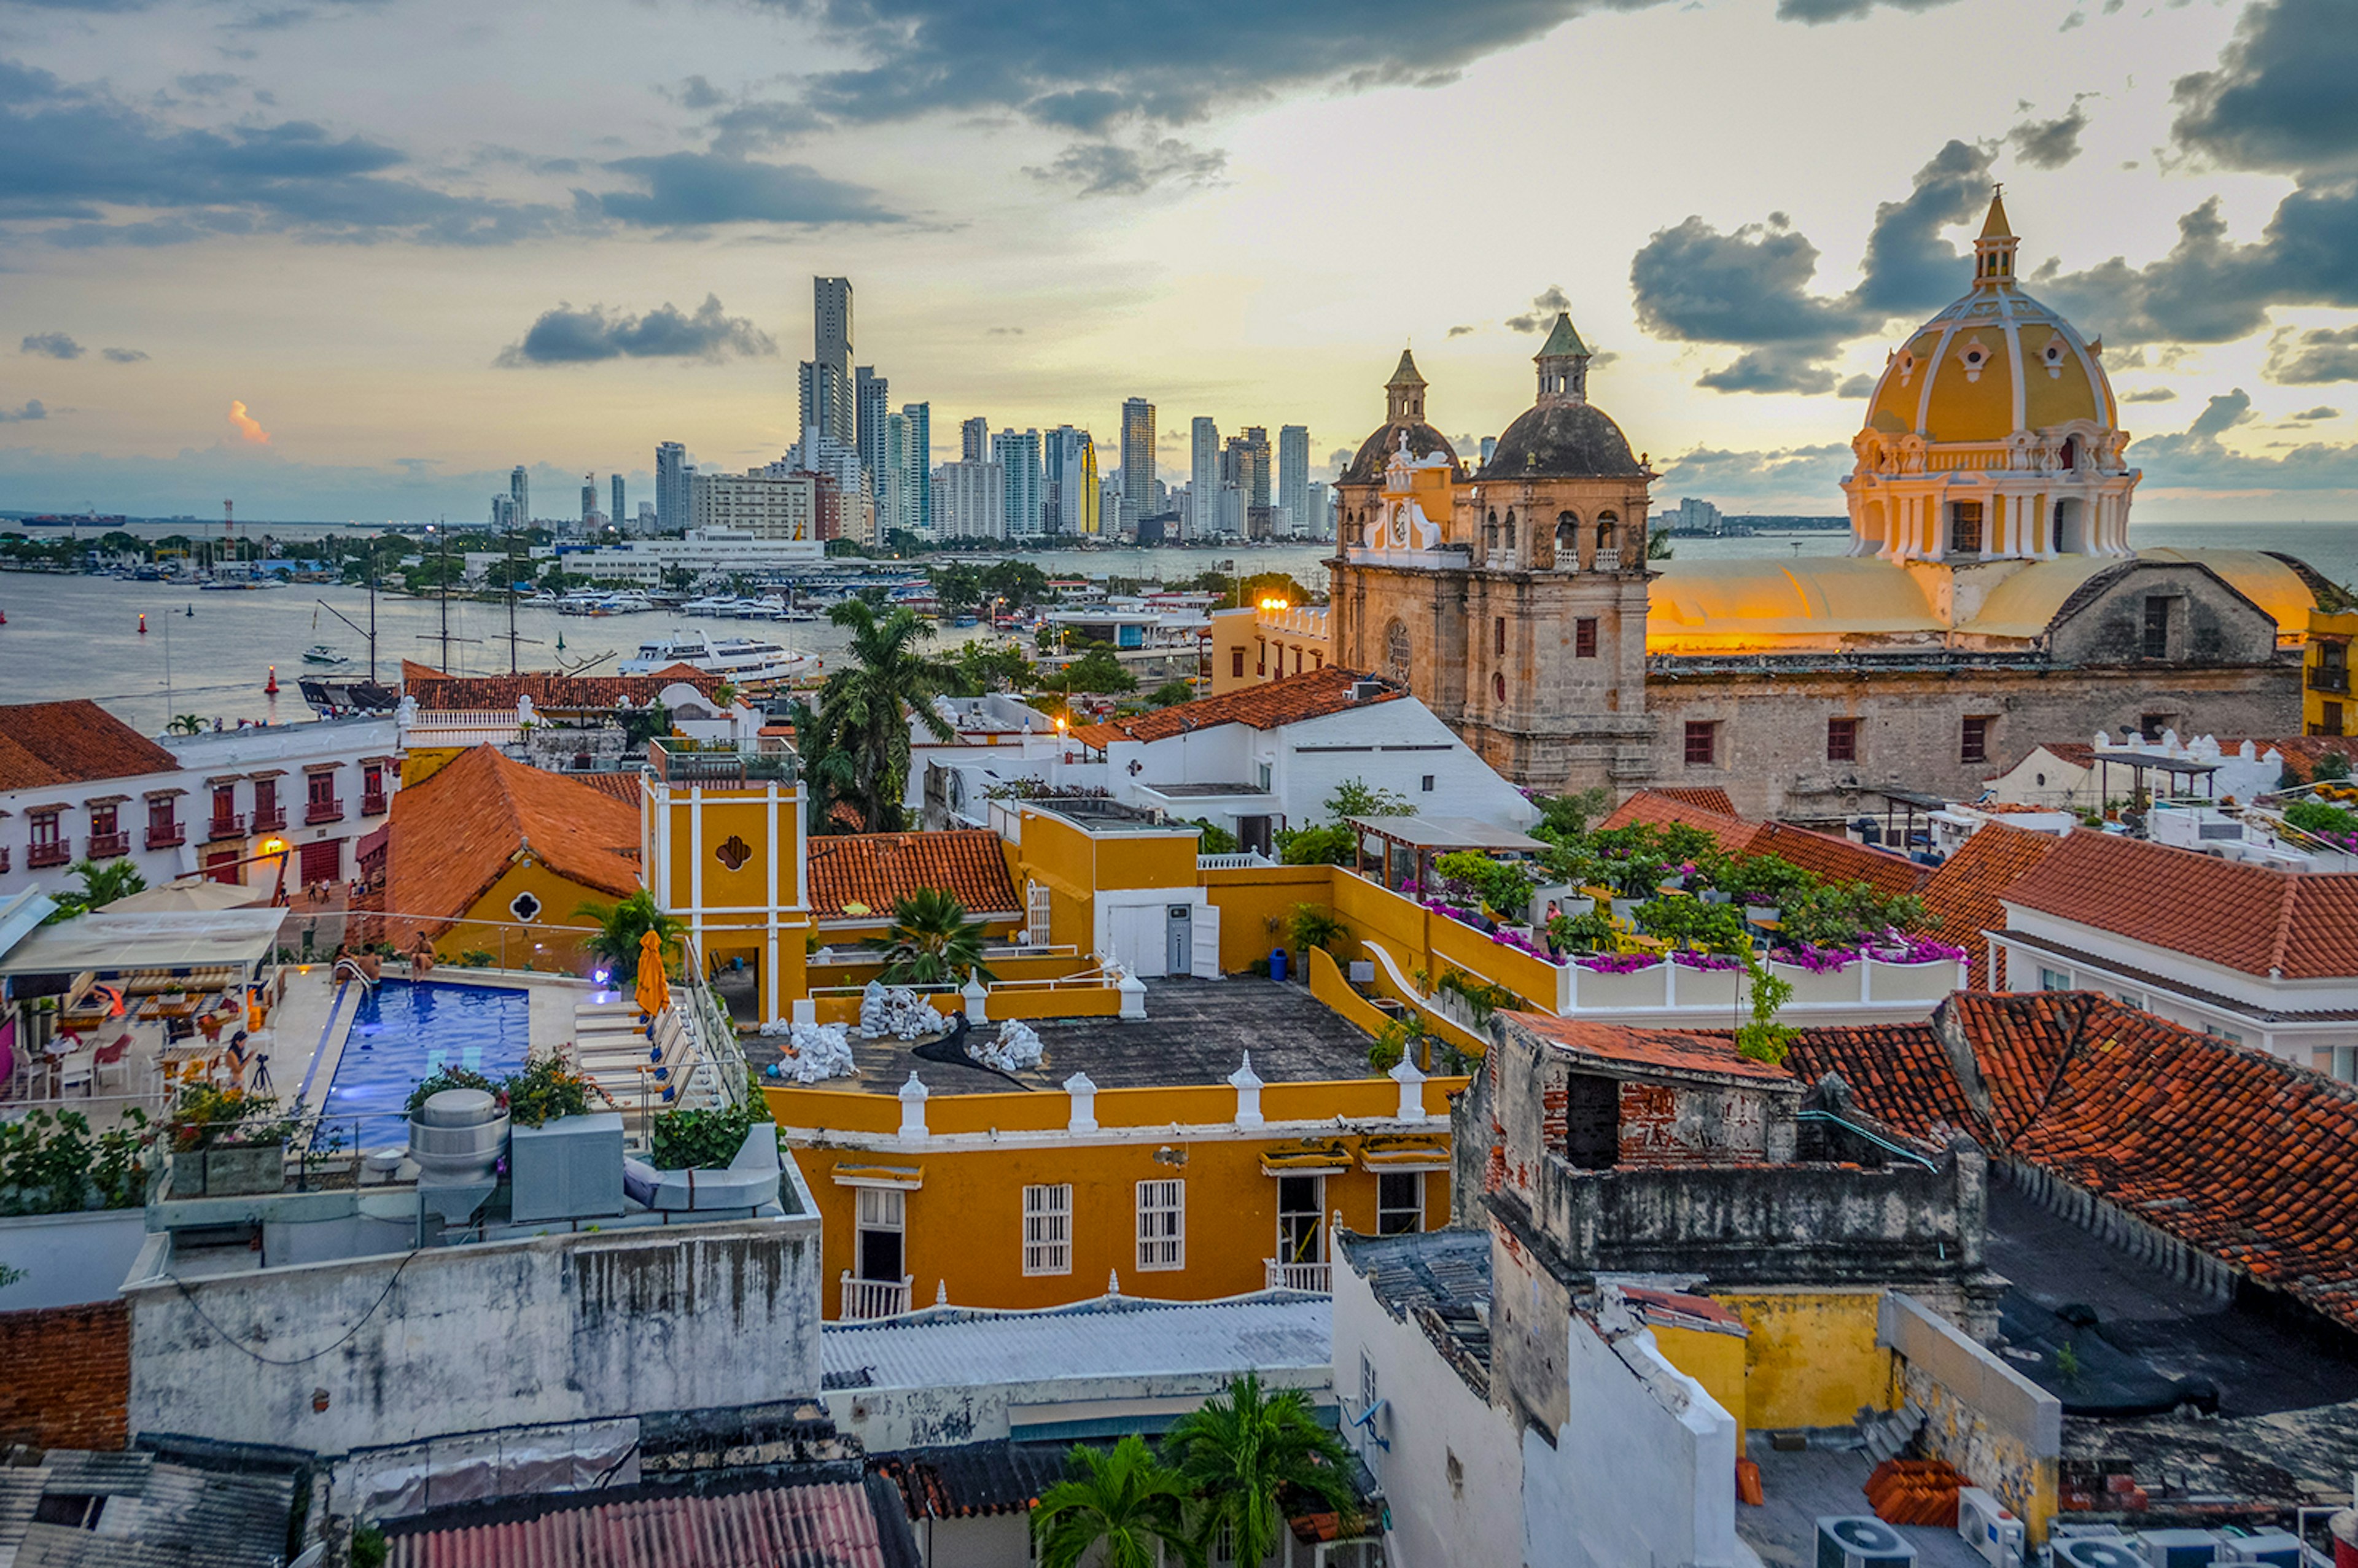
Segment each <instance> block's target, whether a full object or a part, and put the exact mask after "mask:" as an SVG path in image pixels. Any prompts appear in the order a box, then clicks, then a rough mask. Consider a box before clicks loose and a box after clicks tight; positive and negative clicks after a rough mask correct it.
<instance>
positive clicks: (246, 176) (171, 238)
mask: <svg viewBox="0 0 2358 1568" xmlns="http://www.w3.org/2000/svg"><path fill="white" fill-rule="evenodd" d="M408 161H409V159H408V157H407V155H406V154H405V153H403V152H401V151H400V150H399V149H398V148H395V147H393V146H387V145H385V144H384V143H382V142H376V141H373V140H370V139H369V138H367V137H364V136H358V135H337V134H335V133H334V132H331V131H330V130H329V129H328V128H327V127H325V126H323V125H320V124H317V123H315V122H312V121H308V120H287V121H282V122H279V123H277V124H258V125H254V124H241V125H233V126H227V127H222V128H219V129H191V128H189V127H185V126H180V125H176V124H171V123H169V122H168V121H165V120H161V119H158V118H157V117H156V116H154V115H151V114H146V113H145V112H143V111H141V110H138V109H136V108H134V107H131V106H129V105H127V104H124V103H120V102H118V101H116V100H114V98H113V97H111V96H110V95H108V94H107V93H105V92H103V91H98V90H93V89H86V88H81V87H77V86H72V85H69V84H67V83H64V82H61V81H59V79H58V78H56V77H55V76H52V75H50V74H49V72H47V71H44V70H31V69H28V68H26V67H24V66H21V65H18V64H16V63H14V62H6V61H0V222H5V221H10V220H15V221H24V220H67V221H69V222H68V225H67V226H66V227H64V228H60V229H57V230H52V231H50V238H51V239H52V240H53V241H55V242H56V243H61V244H67V245H91V244H108V243H127V244H174V243H183V242H185V241H189V240H193V239H200V238H202V237H204V236H206V235H209V234H218V233H241V232H253V231H255V230H265V229H267V230H281V231H287V232H297V233H301V234H304V235H306V236H307V237H311V238H319V239H342V240H371V239H377V238H384V237H396V236H398V237H405V238H408V239H413V240H417V241H422V242H426V243H448V244H460V243H500V242H504V241H509V240H514V239H519V238H522V237H524V236H525V235H528V234H535V233H539V232H545V231H546V229H547V228H549V227H550V225H551V223H552V222H553V221H554V220H555V218H556V217H557V212H556V210H554V209H549V208H540V207H531V206H520V205H517V204H514V203H510V202H502V201H493V200H484V199H481V198H476V197H469V196H456V195H451V194H449V193H447V192H444V191H440V190H437V189H432V188H431V187H428V186H426V185H423V184H419V183H417V182H416V181H414V180H409V179H404V178H388V174H389V171H391V170H394V169H396V168H400V167H401V166H403V165H405V164H406V163H407V162H408ZM105 207H117V208H127V209H132V210H134V211H142V210H144V211H148V212H151V213H168V214H169V216H156V217H149V218H143V219H138V220H134V221H131V222H122V223H117V222H109V221H107V220H106V218H105V216H104V213H103V208H105Z"/></svg>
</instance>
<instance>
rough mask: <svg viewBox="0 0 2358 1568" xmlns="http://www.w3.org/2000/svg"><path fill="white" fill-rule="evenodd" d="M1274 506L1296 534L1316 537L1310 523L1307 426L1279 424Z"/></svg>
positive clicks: (1308, 432)
mask: <svg viewBox="0 0 2358 1568" xmlns="http://www.w3.org/2000/svg"><path fill="white" fill-rule="evenodd" d="M1277 503H1278V505H1279V506H1281V507H1282V508H1284V510H1285V516H1286V522H1287V524H1289V525H1290V526H1291V527H1292V528H1293V531H1294V532H1295V533H1297V534H1310V535H1315V534H1316V533H1317V530H1316V529H1315V528H1314V527H1313V526H1312V525H1311V523H1310V427H1309V426H1307V425H1282V426H1280V427H1278V431H1277Z"/></svg>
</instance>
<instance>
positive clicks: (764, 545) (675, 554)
mask: <svg viewBox="0 0 2358 1568" xmlns="http://www.w3.org/2000/svg"><path fill="white" fill-rule="evenodd" d="M826 558H827V546H825V545H823V544H821V543H820V542H819V541H818V540H817V539H814V538H808V537H805V538H799V539H764V538H760V537H757V536H756V535H752V534H750V533H747V532H745V531H744V530H742V529H736V528H705V529H696V530H692V531H691V532H690V533H689V534H688V535H687V537H685V538H680V539H633V540H630V541H627V542H626V543H623V544H621V545H617V546H612V547H611V548H607V549H601V550H573V551H568V553H567V554H566V555H565V556H563V557H560V559H561V561H562V564H563V566H564V568H565V570H566V572H567V573H568V575H570V576H573V577H585V578H588V579H590V580H591V581H593V582H601V583H616V584H622V585H626V586H630V587H635V588H661V587H662V586H663V582H664V576H663V574H664V573H665V570H666V569H668V568H673V567H681V568H687V570H688V571H690V572H692V573H694V574H695V575H696V576H698V577H699V578H701V577H704V576H706V575H707V574H709V573H718V574H720V575H723V576H726V575H728V574H730V573H732V572H744V573H747V574H758V573H761V572H766V571H779V570H785V569H790V568H799V567H807V566H812V565H815V564H817V562H819V561H822V560H825V559H826Z"/></svg>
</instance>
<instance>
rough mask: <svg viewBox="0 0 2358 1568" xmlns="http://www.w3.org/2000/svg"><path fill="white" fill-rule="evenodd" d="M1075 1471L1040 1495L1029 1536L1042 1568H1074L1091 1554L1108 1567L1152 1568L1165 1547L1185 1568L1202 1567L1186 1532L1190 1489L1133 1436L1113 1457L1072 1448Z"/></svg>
mask: <svg viewBox="0 0 2358 1568" xmlns="http://www.w3.org/2000/svg"><path fill="white" fill-rule="evenodd" d="M1065 1464H1066V1465H1067V1466H1068V1467H1069V1468H1070V1469H1071V1470H1072V1471H1074V1472H1075V1474H1074V1475H1072V1476H1070V1477H1069V1478H1068V1479H1065V1480H1062V1481H1059V1482H1057V1483H1056V1484H1055V1486H1053V1487H1049V1488H1048V1489H1047V1490H1046V1491H1045V1492H1044V1493H1042V1494H1041V1496H1040V1505H1039V1507H1038V1508H1036V1509H1033V1512H1032V1534H1033V1539H1034V1540H1036V1541H1039V1543H1040V1563H1041V1568H1075V1564H1076V1563H1079V1562H1080V1561H1081V1560H1082V1559H1083V1558H1084V1557H1087V1556H1088V1555H1089V1553H1090V1552H1091V1551H1092V1549H1094V1548H1096V1547H1098V1546H1099V1545H1102V1546H1103V1548H1104V1553H1103V1556H1102V1557H1100V1558H1095V1559H1092V1560H1093V1561H1099V1562H1102V1563H1105V1565H1106V1568H1154V1565H1155V1564H1157V1563H1161V1562H1162V1561H1163V1551H1164V1549H1165V1548H1166V1547H1167V1548H1168V1549H1169V1550H1170V1551H1172V1552H1174V1553H1176V1554H1177V1556H1178V1559H1179V1561H1180V1562H1181V1563H1185V1564H1187V1568H1201V1564H1202V1563H1203V1561H1204V1549H1203V1547H1202V1546H1200V1545H1198V1544H1197V1543H1196V1542H1195V1541H1193V1540H1191V1539H1190V1538H1189V1537H1188V1534H1187V1527H1186V1508H1187V1499H1188V1492H1187V1484H1186V1483H1185V1482H1184V1480H1182V1479H1181V1478H1180V1477H1179V1476H1178V1474H1177V1473H1176V1472H1175V1471H1173V1470H1171V1469H1170V1468H1168V1467H1167V1466H1165V1465H1162V1464H1160V1463H1158V1462H1157V1461H1156V1459H1155V1457H1154V1455H1153V1454H1152V1453H1151V1452H1149V1451H1148V1449H1147V1446H1146V1444H1145V1443H1144V1442H1143V1441H1142V1440H1141V1439H1140V1438H1139V1437H1138V1436H1137V1435H1136V1434H1134V1433H1133V1434H1132V1435H1130V1436H1129V1437H1125V1438H1123V1439H1122V1440H1121V1441H1120V1443H1118V1444H1114V1446H1113V1451H1112V1452H1111V1453H1104V1452H1100V1451H1099V1450H1098V1449H1095V1448H1091V1447H1089V1446H1088V1445H1087V1444H1074V1445H1073V1452H1072V1453H1071V1454H1069V1455H1068V1456H1067V1457H1066V1459H1065Z"/></svg>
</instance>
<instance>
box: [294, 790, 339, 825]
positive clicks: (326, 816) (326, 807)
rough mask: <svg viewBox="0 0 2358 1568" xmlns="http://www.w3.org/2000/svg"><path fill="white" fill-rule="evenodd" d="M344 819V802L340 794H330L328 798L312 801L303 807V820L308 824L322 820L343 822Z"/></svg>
mask: <svg viewBox="0 0 2358 1568" xmlns="http://www.w3.org/2000/svg"><path fill="white" fill-rule="evenodd" d="M343 819H344V802H343V799H342V797H341V796H340V795H330V797H329V798H327V799H326V800H315V801H312V802H310V803H308V805H306V806H304V808H303V821H304V823H305V824H306V825H307V826H308V825H310V824H314V823H320V822H341V821H342V820H343Z"/></svg>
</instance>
